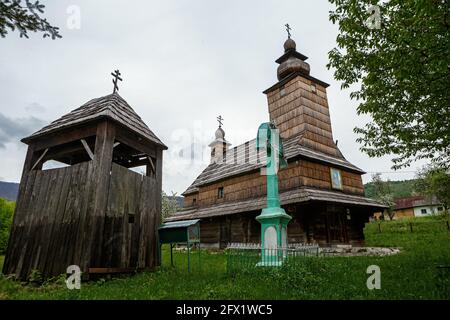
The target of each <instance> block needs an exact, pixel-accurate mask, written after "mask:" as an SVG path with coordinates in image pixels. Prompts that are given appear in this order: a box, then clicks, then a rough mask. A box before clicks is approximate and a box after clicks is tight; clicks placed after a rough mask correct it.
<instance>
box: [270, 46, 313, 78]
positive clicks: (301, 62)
mask: <svg viewBox="0 0 450 320" xmlns="http://www.w3.org/2000/svg"><path fill="white" fill-rule="evenodd" d="M283 47H284V54H283V55H282V56H281V57H280V58H278V59H277V61H276V62H277V63H279V64H280V65H279V66H278V69H277V78H278V80H282V79H284V78H286V77H287V76H289V75H290V74H292V73H295V72H300V73H303V74H307V75H309V71H310V68H309V64H308V63H307V62H305V60H306V59H308V57H306V56H304V55H303V54H301V53H299V52H297V49H296V48H297V45H296V43H295V41H294V40H292V39H291V38H288V39H287V40H286V41H285V42H284V45H283Z"/></svg>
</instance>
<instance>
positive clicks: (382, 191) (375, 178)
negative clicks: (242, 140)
mask: <svg viewBox="0 0 450 320" xmlns="http://www.w3.org/2000/svg"><path fill="white" fill-rule="evenodd" d="M372 184H373V186H374V198H375V199H377V200H378V201H380V202H381V203H382V204H384V205H386V206H387V207H388V208H387V209H386V213H387V214H388V216H389V219H390V220H392V219H393V218H394V215H395V211H394V205H395V202H394V195H393V194H392V191H391V187H390V183H389V180H388V181H383V180H382V179H381V174H380V173H376V174H374V175H372ZM384 214H385V212H383V219H384Z"/></svg>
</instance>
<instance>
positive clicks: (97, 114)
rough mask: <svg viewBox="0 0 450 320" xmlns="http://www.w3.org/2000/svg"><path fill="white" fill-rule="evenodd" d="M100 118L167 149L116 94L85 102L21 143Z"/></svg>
mask: <svg viewBox="0 0 450 320" xmlns="http://www.w3.org/2000/svg"><path fill="white" fill-rule="evenodd" d="M100 118H109V119H111V120H113V121H115V122H117V123H119V124H121V125H123V126H124V127H126V128H128V129H130V130H131V131H133V132H135V133H136V134H138V135H140V136H142V137H143V138H145V139H148V140H150V141H152V142H154V143H156V144H158V145H160V146H162V147H163V148H164V149H167V147H166V145H165V144H164V143H162V142H161V140H159V138H158V137H157V136H156V135H155V134H154V133H153V132H152V131H151V130H150V128H149V127H148V126H147V125H146V124H145V123H144V121H142V119H141V117H139V115H138V114H137V113H136V112H135V111H134V110H133V108H131V106H130V105H129V104H128V103H127V102H126V101H125V100H124V99H123V98H122V97H121V96H120V95H119V94H118V93H117V92H115V93H112V94H109V95H106V96H103V97H100V98H96V99H92V100H90V101H88V102H86V103H85V104H83V105H82V106H81V107H79V108H77V109H75V110H72V111H71V112H69V113H68V114H66V115H64V116H62V117H61V118H59V119H57V120H55V121H53V122H52V123H50V124H49V125H48V126H45V127H43V128H42V129H40V130H39V131H37V132H35V133H33V134H32V135H30V136H28V137H26V138H23V139H22V142H25V143H27V142H28V141H31V140H33V139H35V138H38V137H41V136H44V135H46V134H49V133H53V132H56V131H58V130H61V129H65V128H69V127H73V126H75V125H80V124H82V123H86V122H88V121H93V120H97V119H100Z"/></svg>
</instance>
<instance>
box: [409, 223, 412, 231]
mask: <svg viewBox="0 0 450 320" xmlns="http://www.w3.org/2000/svg"><path fill="white" fill-rule="evenodd" d="M409 230H411V232H413V226H412V222H410V223H409Z"/></svg>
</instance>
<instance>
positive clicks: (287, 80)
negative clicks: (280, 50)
mask: <svg viewBox="0 0 450 320" xmlns="http://www.w3.org/2000/svg"><path fill="white" fill-rule="evenodd" d="M297 76H301V77H304V78H306V79H308V80H311V81H313V82H316V83H318V84H319V85H321V86H322V87H324V88H328V87H329V86H330V85H329V84H328V83H326V82H324V81H322V80H319V79H317V78H314V77H313V76H310V75H309V74H305V73H301V72H293V73H291V74H290V75H288V76H287V77H285V78H283V79H281V80H280V81H278V82H277V83H275V84H274V85H273V86H271V87H270V88H268V89H266V90H264V91H263V93H264V94H267V93H269V92H271V91H273V90H275V89H277V88H279V87H281V86H282V85H284V84H286V83H287V82H289V81H290V80H292V79H293V78H295V77H297Z"/></svg>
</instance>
